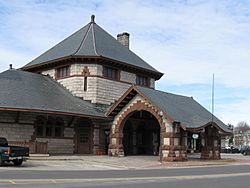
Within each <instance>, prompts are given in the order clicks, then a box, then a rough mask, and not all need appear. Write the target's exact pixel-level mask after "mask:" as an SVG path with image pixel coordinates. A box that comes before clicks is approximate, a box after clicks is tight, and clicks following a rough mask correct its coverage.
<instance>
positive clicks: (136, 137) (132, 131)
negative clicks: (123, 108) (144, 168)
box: [123, 110, 160, 155]
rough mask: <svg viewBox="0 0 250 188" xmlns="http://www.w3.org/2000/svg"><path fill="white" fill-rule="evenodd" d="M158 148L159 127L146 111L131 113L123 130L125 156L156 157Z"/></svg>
mask: <svg viewBox="0 0 250 188" xmlns="http://www.w3.org/2000/svg"><path fill="white" fill-rule="evenodd" d="M159 147H160V125H159V123H158V121H157V120H156V118H155V117H154V116H153V115H152V114H151V113H149V112H147V111H143V110H142V111H139V112H135V113H133V114H132V115H131V116H130V117H129V118H128V119H127V120H126V122H125V124H124V128H123V148H124V154H125V155H158V154H159Z"/></svg>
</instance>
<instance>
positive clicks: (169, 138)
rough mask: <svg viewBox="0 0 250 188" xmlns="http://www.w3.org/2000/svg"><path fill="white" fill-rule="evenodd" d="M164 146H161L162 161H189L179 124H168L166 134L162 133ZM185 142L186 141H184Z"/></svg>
mask: <svg viewBox="0 0 250 188" xmlns="http://www.w3.org/2000/svg"><path fill="white" fill-rule="evenodd" d="M162 139H163V145H162V146H161V151H160V152H162V153H160V154H161V156H162V158H161V159H162V161H185V160H187V151H186V146H185V145H184V144H185V143H184V142H185V139H183V137H182V134H181V128H180V125H179V124H174V125H170V124H166V132H165V133H164V132H162ZM183 140H184V141H183Z"/></svg>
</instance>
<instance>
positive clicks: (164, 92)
mask: <svg viewBox="0 0 250 188" xmlns="http://www.w3.org/2000/svg"><path fill="white" fill-rule="evenodd" d="M135 87H137V88H139V89H140V88H143V89H151V90H154V91H156V92H159V93H163V94H169V95H175V96H179V97H185V98H191V99H193V97H192V96H186V95H180V94H175V93H170V92H166V91H161V90H157V89H152V88H148V87H143V86H135Z"/></svg>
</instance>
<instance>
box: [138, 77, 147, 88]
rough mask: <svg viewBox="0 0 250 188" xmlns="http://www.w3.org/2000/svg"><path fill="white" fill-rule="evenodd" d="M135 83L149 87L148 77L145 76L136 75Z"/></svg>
mask: <svg viewBox="0 0 250 188" xmlns="http://www.w3.org/2000/svg"><path fill="white" fill-rule="evenodd" d="M136 84H137V85H140V86H146V87H149V79H148V77H146V76H141V75H136Z"/></svg>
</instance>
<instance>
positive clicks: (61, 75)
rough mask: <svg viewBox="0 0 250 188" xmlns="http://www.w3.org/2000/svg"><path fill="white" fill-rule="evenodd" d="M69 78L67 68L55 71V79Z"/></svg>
mask: <svg viewBox="0 0 250 188" xmlns="http://www.w3.org/2000/svg"><path fill="white" fill-rule="evenodd" d="M69 76H70V72H69V66H64V67H59V68H57V69H56V78H57V79H61V78H66V77H69Z"/></svg>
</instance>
